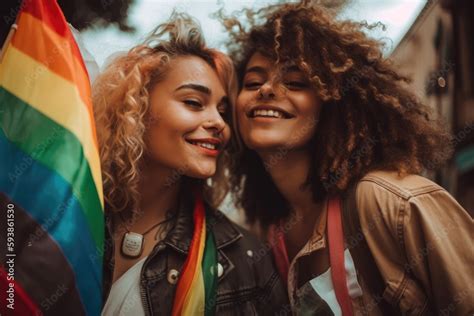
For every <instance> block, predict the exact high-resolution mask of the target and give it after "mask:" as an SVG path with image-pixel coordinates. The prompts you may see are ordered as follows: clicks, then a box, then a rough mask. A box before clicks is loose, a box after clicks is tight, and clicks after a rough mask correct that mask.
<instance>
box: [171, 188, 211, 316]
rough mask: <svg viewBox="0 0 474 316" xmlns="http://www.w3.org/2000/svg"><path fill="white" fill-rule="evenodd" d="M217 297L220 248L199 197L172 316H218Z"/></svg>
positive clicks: (197, 196)
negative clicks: (207, 224)
mask: <svg viewBox="0 0 474 316" xmlns="http://www.w3.org/2000/svg"><path fill="white" fill-rule="evenodd" d="M209 226H212V225H209ZM216 293H217V248H216V243H215V240H214V235H213V233H212V229H211V228H210V227H207V226H206V211H205V208H204V203H203V201H202V198H201V196H200V195H199V194H197V195H196V201H195V208H194V232H193V238H192V240H191V245H190V250H189V253H188V257H187V258H186V262H185V263H184V266H183V270H182V272H181V277H180V278H179V281H178V285H177V288H176V293H175V297H174V304H173V312H172V315H173V316H181V315H206V316H207V315H214V314H215V303H216Z"/></svg>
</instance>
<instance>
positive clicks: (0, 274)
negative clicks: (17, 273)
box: [0, 257, 42, 316]
mask: <svg viewBox="0 0 474 316" xmlns="http://www.w3.org/2000/svg"><path fill="white" fill-rule="evenodd" d="M11 258H12V259H13V260H15V257H11ZM7 264H8V259H7ZM0 292H1V293H0V301H1V302H2V304H0V306H1V307H0V312H1V313H0V314H1V315H5V316H6V315H41V314H42V313H41V310H40V309H39V308H38V306H37V305H36V304H35V303H34V302H33V300H32V299H31V298H30V297H29V296H28V294H27V293H26V292H25V290H24V289H23V287H22V286H21V285H20V284H18V283H17V282H15V280H14V279H13V280H10V277H9V275H8V273H7V271H5V270H4V269H3V267H2V266H0ZM10 304H12V305H10ZM9 306H11V307H13V308H14V309H11V308H10V307H9Z"/></svg>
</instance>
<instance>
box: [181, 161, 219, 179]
mask: <svg viewBox="0 0 474 316" xmlns="http://www.w3.org/2000/svg"><path fill="white" fill-rule="evenodd" d="M215 173H216V165H215V164H214V165H212V166H210V165H201V166H197V167H195V168H192V170H189V173H188V174H187V176H188V177H191V178H195V179H207V178H210V177H212V176H213V175H214V174H215Z"/></svg>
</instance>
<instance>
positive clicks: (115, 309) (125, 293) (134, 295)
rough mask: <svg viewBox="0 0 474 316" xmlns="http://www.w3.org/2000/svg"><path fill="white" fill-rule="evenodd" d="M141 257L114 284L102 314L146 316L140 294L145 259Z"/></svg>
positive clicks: (104, 315)
mask: <svg viewBox="0 0 474 316" xmlns="http://www.w3.org/2000/svg"><path fill="white" fill-rule="evenodd" d="M146 258H147V257H145V258H143V259H141V260H140V261H138V262H137V263H135V264H134V265H133V266H132V267H131V268H130V269H128V270H127V272H125V273H124V274H123V275H122V276H120V278H118V280H117V281H115V282H114V284H112V288H111V289H110V294H109V297H108V298H107V302H106V303H105V306H104V309H103V310H102V316H122V315H123V316H128V315H133V316H144V315H145V310H144V309H143V303H142V299H141V296H140V273H141V271H142V267H143V264H144V263H145V259H146Z"/></svg>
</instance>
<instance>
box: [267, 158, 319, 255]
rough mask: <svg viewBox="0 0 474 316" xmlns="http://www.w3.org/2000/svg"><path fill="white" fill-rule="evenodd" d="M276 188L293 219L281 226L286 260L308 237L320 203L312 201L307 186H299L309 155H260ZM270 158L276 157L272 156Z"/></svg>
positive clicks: (307, 165) (309, 159)
mask: <svg viewBox="0 0 474 316" xmlns="http://www.w3.org/2000/svg"><path fill="white" fill-rule="evenodd" d="M260 157H261V158H262V159H263V161H264V163H265V166H267V170H268V172H269V173H270V175H271V177H272V179H273V182H274V183H275V185H276V187H277V188H278V190H279V191H280V193H281V194H282V195H283V197H284V198H285V199H286V201H287V202H288V203H289V206H290V208H291V210H290V211H291V214H292V216H293V218H291V219H289V220H288V223H291V225H290V226H288V225H285V229H286V231H285V235H286V248H287V252H288V256H289V259H290V260H292V259H293V257H294V256H295V255H296V254H297V253H298V251H299V250H300V249H301V248H302V247H303V246H304V245H305V244H306V242H307V241H308V239H309V238H310V237H311V235H312V233H313V231H314V226H315V223H316V222H317V219H318V218H319V216H320V215H321V213H322V212H321V208H322V203H316V202H314V200H313V194H312V191H311V188H310V187H309V186H306V187H303V184H304V183H305V181H306V178H307V175H308V170H309V167H310V165H311V158H310V154H309V153H308V152H304V151H294V152H288V153H287V154H286V155H284V156H283V157H282V155H281V154H280V155H272V154H265V155H262V154H261V155H260ZM272 157H280V158H279V159H272Z"/></svg>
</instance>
